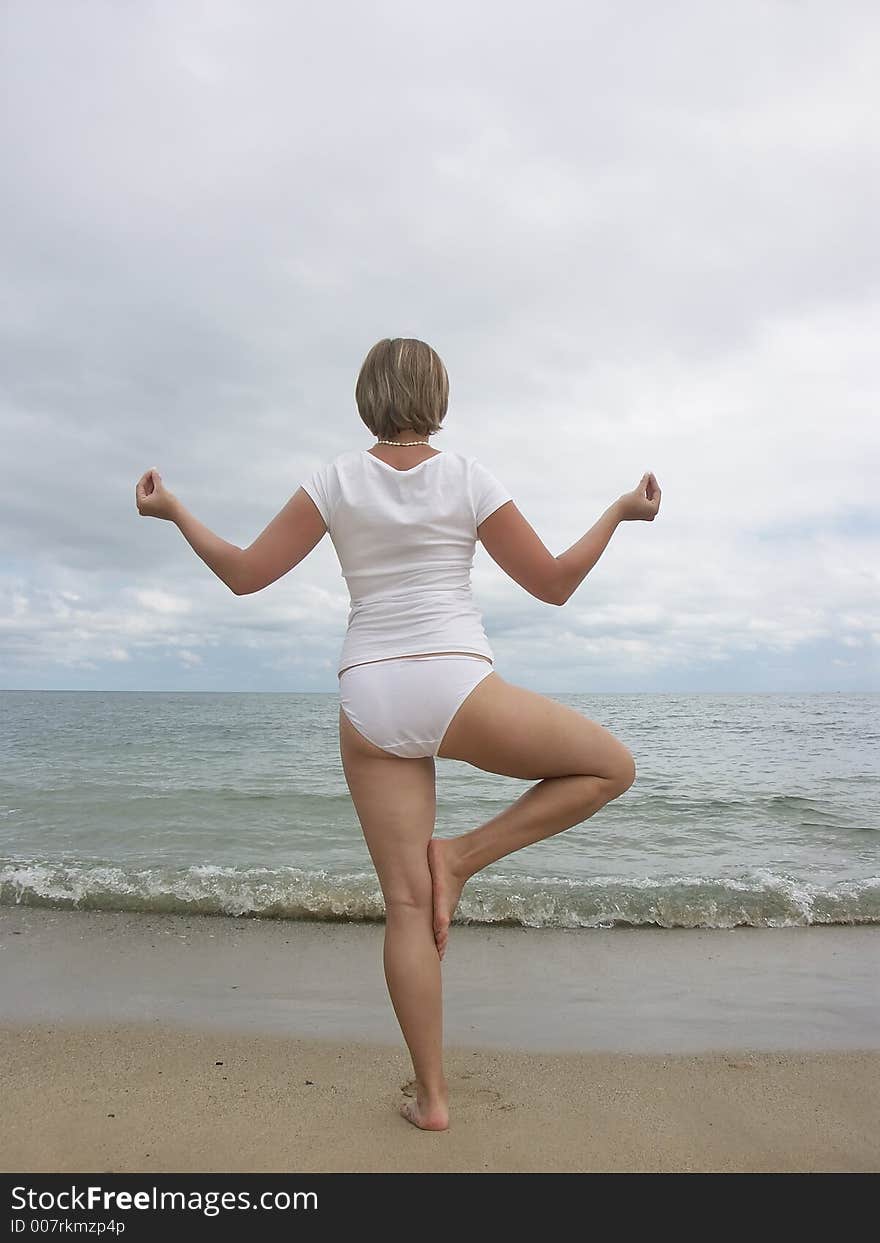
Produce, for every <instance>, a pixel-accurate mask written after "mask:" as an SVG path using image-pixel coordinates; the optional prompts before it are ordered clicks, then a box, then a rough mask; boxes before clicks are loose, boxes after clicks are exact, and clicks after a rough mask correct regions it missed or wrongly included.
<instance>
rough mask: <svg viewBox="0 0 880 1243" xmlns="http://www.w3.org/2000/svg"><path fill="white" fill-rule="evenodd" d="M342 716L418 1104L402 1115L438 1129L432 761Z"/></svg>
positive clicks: (439, 1007) (439, 1005) (440, 1083)
mask: <svg viewBox="0 0 880 1243" xmlns="http://www.w3.org/2000/svg"><path fill="white" fill-rule="evenodd" d="M339 715H340V722H339V737H340V753H341V756H342V766H343V770H344V772H345V777H346V781H347V782H348V787H349V790H350V791H351V796H352V801H353V802H354V806H355V811H356V812H357V815H358V819H359V820H360V823H361V828H362V829H363V832H364V839H365V841H366V843H367V849H368V850H369V852H370V857H371V858H372V860H373V863H374V865H375V868H376V875H377V876H378V878H379V884H380V885H381V886H382V893H383V895H384V897H385V944H384V951H383V964H384V968H385V980H386V983H387V985H388V992H389V995H390V997H391V1004H392V1006H393V1007H394V1013H395V1014H396V1015H397V1021H398V1022H399V1024H400V1028H401V1031H402V1033H403V1037H404V1040H405V1041H406V1044H407V1048H408V1049H409V1052H410V1056H411V1058H412V1064H413V1072H414V1074H415V1079H416V1099H415V1101H411V1100H404V1101H403V1102H402V1103H401V1105H400V1112H401V1114H402V1115H403V1116H404V1117H405V1118H406V1119H407V1121H408V1122H412V1123H413V1124H414V1125H415V1126H418V1127H420V1128H421V1129H423V1130H432V1131H442V1130H445V1129H446V1128H447V1126H448V1125H449V1107H448V1095H447V1085H446V1079H445V1076H444V1073H443V998H442V988H441V977H440V958H439V956H438V952H437V946H436V943H435V940H434V932H433V927H432V916H433V902H432V888H431V873H430V870H429V868H428V858H427V847H428V842H429V841H430V838H431V834H432V833H433V831H434V819H435V813H436V795H435V785H434V775H435V774H434V761H433V760H432V759H430V758H427V759H420V760H402V759H398V758H397V757H396V756H392V755H389V754H388V753H387V752H384V751H381V750H380V749H379V748H378V747H374V746H373V744H372V743H370V742H369V741H368V740H367V739H365V738H363V737H362V736H361V735H360V734H359V733H358V732H357V730H356V729H355V728H354V726H353V725H352V724H351V722H350V721H349V720H348V718H347V717H346V716H345V713H344V712H342V711H341V710H340V714H339Z"/></svg>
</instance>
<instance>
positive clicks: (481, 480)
mask: <svg viewBox="0 0 880 1243" xmlns="http://www.w3.org/2000/svg"><path fill="white" fill-rule="evenodd" d="M512 500H513V497H512V496H511V494H510V493H509V492H508V490H507V488H505V486H504V484H503V483H500V482H499V481H498V480H497V479H496V478H495V476H494V475H493V474H492V472H491V471H489V470H487V469H486V467H485V466H483V465H482V463H481V462H478V461H476V460H474V461H473V462H472V463H471V501H472V503H473V509H474V524H475V525H476V526H479V525H480V523H481V522H485V521H486V519H487V518H488V517H489V515H490V514H493V513H494V512H495V510H496V509H498V507H499V506H500V505H503V504H504V503H505V501H512Z"/></svg>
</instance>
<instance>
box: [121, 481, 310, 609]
mask: <svg viewBox="0 0 880 1243" xmlns="http://www.w3.org/2000/svg"><path fill="white" fill-rule="evenodd" d="M135 499H136V503H137V508H138V512H139V513H140V514H141V515H142V516H143V517H145V518H164V519H166V520H167V521H169V522H173V523H174V524H175V526H177V527H178V528H179V529H180V533H181V535H182V536H183V537H184V539H185V540H186V542H187V543H188V544H189V546H190V547H191V548H192V550H193V552H195V553H197V554H198V556H199V557H201V559H202V560H203V561H204V563H205V565H206V566H207V567H208V569H210V570H213V572H214V573H215V574H216V575H217V577H218V578H219V579H220V580H221V581H222V582H224V583H225V584H226V586H227V587H228V588H229V590H230V591H231V592H233V593H234V594H235V595H237V596H248V595H252V594H253V593H254V592H255V591H262V590H263V588H264V587H268V586H269V584H270V583H274V582H275V581H276V579H279V578H281V577H282V576H283V575H284V574H287V573H288V572H289V571H290V570H292V569H293V568H294V566H297V565H299V563H300V561H302V560H303V559H304V558H305V557H307V556H308V555H309V553H310V552H311V551H312V549H313V548H314V547H315V545H316V544H317V543H318V542H319V541H320V540H321V538H322V537H323V536H324V535H326V533H327V528H326V526H325V525H324V519H323V518H322V517H321V514H320V512H319V511H318V508H317V506H316V505H315V503H314V501H313V500H312V499H311V497H310V496H309V495H308V493H307V492H306V491H304V489H303V488H298V489H297V491H296V492H294V494H293V496H292V497H291V498H290V500H289V501H288V502H287V504H286V505H285V506H284V508H283V509H282V510H281V511H280V513H278V514H276V515H275V517H274V518H273V519H272V521H271V522H270V523H269V525H268V526H267V527H266V528H265V530H264V531H263V532H262V533H261V534H260V535H258V536H257V538H256V539H255V540H254V542H253V543H252V544H251V545H250V546H249V547H247V548H239V547H238V545H237V544H230V543H229V542H228V541H227V540H225V539H222V538H221V537H220V536H219V535H216V534H215V533H214V532H213V531H212V530H210V528H209V527H206V526H205V524H204V523H203V522H200V521H199V519H198V518H196V517H195V515H194V514H191V513H190V512H189V510H188V509H187V508H186V507H185V506H184V505H182V504H181V502H180V501H179V500H178V499H177V497H176V496H175V495H174V493H173V492H170V491H169V490H168V489H167V488H166V487H165V485H164V484H163V483H162V477H161V476H160V474H159V472H158V471H157V470H156V469H155V467H153V469H151V470H148V471H145V472H144V474H143V475H142V476H141V478H140V479H139V480H138V482H137V485H136V487H135Z"/></svg>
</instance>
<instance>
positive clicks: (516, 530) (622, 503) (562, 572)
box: [478, 473, 660, 605]
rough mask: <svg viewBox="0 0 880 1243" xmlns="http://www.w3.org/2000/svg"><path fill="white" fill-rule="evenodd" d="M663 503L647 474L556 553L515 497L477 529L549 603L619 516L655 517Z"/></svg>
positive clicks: (567, 592)
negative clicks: (568, 544) (527, 516)
mask: <svg viewBox="0 0 880 1243" xmlns="http://www.w3.org/2000/svg"><path fill="white" fill-rule="evenodd" d="M659 508H660V486H659V484H658V483H657V480H656V479H655V478H654V476H653V475H652V474H650V473H649V474H646V475H644V476H643V477H642V479H641V480H640V481H639V483H638V485H637V486H636V488H635V489H634V490H633V491H632V492H626V493H624V495H623V496H621V497H619V498H618V500H616V501H615V502H614V503H613V504H612V505H609V506H608V508H607V509H606V510H605V512H604V513H603V514H602V516H601V518H599V520H598V521H597V522H595V523H594V524H593V526H592V527H590V529H589V531H587V533H586V535H583V536H581V538H580V539H579V540H578V541H577V543H576V544H572V546H571V548H569V549H567V551H566V552H563V553H560V554H559V556H558V557H554V555H553V554H552V553H551V552H550V551H549V549H548V548H546V547H545V545H544V544H543V543H542V541H541V540H540V538H539V537H538V534H537V532H536V531H535V530H534V528H533V527H532V526H531V525H530V524H529V523H528V522H527V521H526V519H525V518H524V517H523V515H522V514H521V513H520V511H519V510H518V509H517V507H516V505H515V504H514V503H513V501H508V502H507V503H506V504H504V505H501V506H499V507H498V509H496V510H495V511H494V513H491V514H490V515H489V517H488V518H486V520H485V521H484V522H483V523H482V524H481V526H480V527H479V530H478V534H479V537H480V540H481V542H482V544H483V547H484V548H485V549H486V551H487V552H488V554H489V556H490V557H491V558H492V560H493V561H495V562H496V563H497V564H498V565H500V566H501V569H502V570H504V572H505V573H506V574H508V575H509V576H510V577H511V578H512V579H513V581H514V582H515V583H519V585H520V587H523V588H525V590H526V591H527V592H529V594H530V595H533V596H535V597H536V599H538V600H543V601H544V603H545V604H557V605H563V604H565V603H566V602H567V601H568V600H569V599H570V598H571V596H572V595H573V594H574V592H575V591H576V590H577V589H578V587H579V586H580V585H581V583H582V582H583V581H584V579H585V578H586V577H587V575H588V574H589V572H590V570H592V568H593V566H594V565H595V564H596V562H597V561H598V560H599V558H600V557H601V556H602V553H603V552H604V551H605V549H606V548H607V547H608V544H609V542H610V540H611V536H612V535H613V534H614V532H615V531H616V530H617V527H618V525H619V524H620V523H621V522H628V521H633V520H635V519H642V520H645V521H648V522H652V521H653V520H654V518H655V517H656V515H657V512H658V510H659Z"/></svg>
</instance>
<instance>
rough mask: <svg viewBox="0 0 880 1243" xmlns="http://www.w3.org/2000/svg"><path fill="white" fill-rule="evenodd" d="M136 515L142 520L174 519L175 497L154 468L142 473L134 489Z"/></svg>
mask: <svg viewBox="0 0 880 1243" xmlns="http://www.w3.org/2000/svg"><path fill="white" fill-rule="evenodd" d="M135 499H136V501H137V507H138V513H139V514H140V515H141V516H142V517H143V518H167V519H168V520H169V521H170V520H172V519H173V518H174V509H175V506H176V505H177V497H176V496H175V495H174V493H173V492H169V491H168V489H167V488H166V487H165V485H164V484H163V482H162V476H161V475H160V474H159V472H158V471H157V470H156V468H155V466H154V467H152V468H151V469H150V470H147V471H144V473H143V474H142V475H141V477H140V479H139V480H138V481H137V487H136V488H135Z"/></svg>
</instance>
